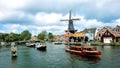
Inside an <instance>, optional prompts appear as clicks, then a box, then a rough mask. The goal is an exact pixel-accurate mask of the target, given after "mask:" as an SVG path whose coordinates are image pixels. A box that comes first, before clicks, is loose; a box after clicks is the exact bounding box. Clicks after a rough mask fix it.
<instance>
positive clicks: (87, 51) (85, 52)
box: [66, 46, 102, 57]
mask: <svg viewBox="0 0 120 68" xmlns="http://www.w3.org/2000/svg"><path fill="white" fill-rule="evenodd" d="M66 51H67V52H70V53H73V54H77V55H81V56H90V57H101V55H102V53H101V52H100V51H97V50H96V47H93V46H69V47H68V46H67V47H66Z"/></svg>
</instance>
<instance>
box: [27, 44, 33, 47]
mask: <svg viewBox="0 0 120 68" xmlns="http://www.w3.org/2000/svg"><path fill="white" fill-rule="evenodd" d="M26 46H27V47H35V43H26Z"/></svg>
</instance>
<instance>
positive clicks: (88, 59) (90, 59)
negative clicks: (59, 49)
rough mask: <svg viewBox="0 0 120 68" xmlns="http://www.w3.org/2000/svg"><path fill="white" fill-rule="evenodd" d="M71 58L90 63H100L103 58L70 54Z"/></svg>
mask: <svg viewBox="0 0 120 68" xmlns="http://www.w3.org/2000/svg"><path fill="white" fill-rule="evenodd" d="M69 56H70V57H71V59H74V60H80V61H84V62H89V63H98V62H99V61H100V60H101V57H89V56H79V55H74V54H69Z"/></svg>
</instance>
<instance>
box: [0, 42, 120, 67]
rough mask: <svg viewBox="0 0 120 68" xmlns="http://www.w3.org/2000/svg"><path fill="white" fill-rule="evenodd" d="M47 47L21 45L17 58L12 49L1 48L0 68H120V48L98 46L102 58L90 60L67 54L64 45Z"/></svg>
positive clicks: (49, 45) (51, 44)
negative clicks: (41, 48) (39, 48)
mask: <svg viewBox="0 0 120 68" xmlns="http://www.w3.org/2000/svg"><path fill="white" fill-rule="evenodd" d="M46 45H47V50H46V51H39V50H37V49H35V48H29V47H26V46H25V45H19V46H18V52H17V53H18V57H17V58H12V57H11V52H10V47H5V46H4V47H0V68H120V46H103V47H102V46H97V48H98V50H100V51H101V52H102V57H101V58H90V57H81V56H78V55H74V54H70V53H68V52H65V45H63V44H62V45H54V44H53V43H46Z"/></svg>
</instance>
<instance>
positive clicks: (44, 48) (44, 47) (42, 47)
mask: <svg viewBox="0 0 120 68" xmlns="http://www.w3.org/2000/svg"><path fill="white" fill-rule="evenodd" d="M36 48H37V49H38V50H46V46H39V47H36Z"/></svg>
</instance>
